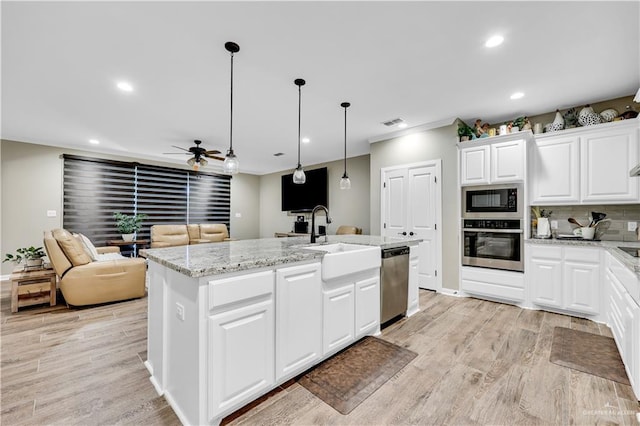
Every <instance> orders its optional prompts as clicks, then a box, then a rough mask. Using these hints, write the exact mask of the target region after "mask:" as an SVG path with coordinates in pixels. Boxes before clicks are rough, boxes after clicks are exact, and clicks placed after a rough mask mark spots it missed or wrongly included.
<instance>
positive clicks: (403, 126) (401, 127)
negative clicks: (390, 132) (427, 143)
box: [398, 122, 408, 129]
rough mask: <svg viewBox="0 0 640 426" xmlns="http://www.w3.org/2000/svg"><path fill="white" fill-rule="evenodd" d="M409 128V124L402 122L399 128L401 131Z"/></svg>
mask: <svg viewBox="0 0 640 426" xmlns="http://www.w3.org/2000/svg"><path fill="white" fill-rule="evenodd" d="M407 126H408V124H407V123H404V122H402V123H398V128H400V129H404V128H405V127H407Z"/></svg>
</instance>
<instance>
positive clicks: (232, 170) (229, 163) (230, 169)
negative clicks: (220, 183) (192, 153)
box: [223, 41, 240, 175]
mask: <svg viewBox="0 0 640 426" xmlns="http://www.w3.org/2000/svg"><path fill="white" fill-rule="evenodd" d="M224 48H225V49H227V51H228V52H229V53H231V102H230V105H231V108H230V114H229V117H230V123H229V150H228V151H227V156H226V157H225V158H224V164H223V170H224V172H225V173H228V174H230V175H234V174H236V173H238V168H239V167H240V162H239V161H238V157H236V154H235V153H234V152H233V54H234V53H238V52H239V51H240V46H238V45H237V44H236V43H234V42H232V41H228V42H226V43H225V44H224Z"/></svg>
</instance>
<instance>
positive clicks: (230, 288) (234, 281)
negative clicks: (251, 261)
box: [209, 271, 275, 309]
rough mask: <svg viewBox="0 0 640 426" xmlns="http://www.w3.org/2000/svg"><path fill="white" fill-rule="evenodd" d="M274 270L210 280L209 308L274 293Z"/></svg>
mask: <svg viewBox="0 0 640 426" xmlns="http://www.w3.org/2000/svg"><path fill="white" fill-rule="evenodd" d="M274 277H275V273H274V271H264V272H256V273H254V274H249V275H242V276H238V277H231V278H223V279H220V280H212V281H209V309H214V308H219V307H221V306H224V305H229V304H231V303H236V302H240V301H243V300H247V299H251V298H256V297H261V296H269V295H272V294H273V286H274Z"/></svg>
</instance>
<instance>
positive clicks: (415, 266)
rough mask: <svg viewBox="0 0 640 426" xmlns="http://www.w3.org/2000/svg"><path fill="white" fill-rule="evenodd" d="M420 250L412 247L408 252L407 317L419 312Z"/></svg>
mask: <svg viewBox="0 0 640 426" xmlns="http://www.w3.org/2000/svg"><path fill="white" fill-rule="evenodd" d="M419 253H420V248H419V247H416V246H413V247H411V248H410V252H409V291H408V299H407V317H410V316H411V315H413V314H415V313H416V312H418V311H419V310H420V305H419V300H420V295H419V282H418V281H419V279H418V272H419V267H420V263H419V262H420V257H419Z"/></svg>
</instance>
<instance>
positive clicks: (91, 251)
mask: <svg viewBox="0 0 640 426" xmlns="http://www.w3.org/2000/svg"><path fill="white" fill-rule="evenodd" d="M77 235H78V237H80V241H82V245H83V246H84V250H85V251H86V252H87V254H88V255H89V257H90V258H91V260H93V261H94V262H95V261H96V260H98V250H97V249H96V246H94V245H93V243H92V242H91V240H90V239H89V238H87V237H86V236H85V235H84V234H77Z"/></svg>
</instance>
